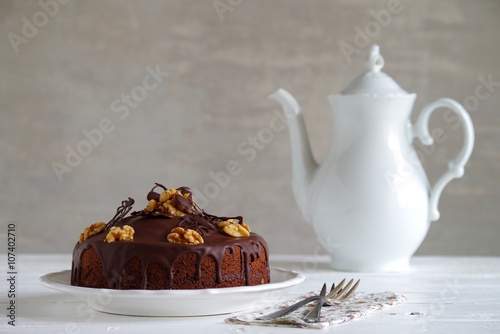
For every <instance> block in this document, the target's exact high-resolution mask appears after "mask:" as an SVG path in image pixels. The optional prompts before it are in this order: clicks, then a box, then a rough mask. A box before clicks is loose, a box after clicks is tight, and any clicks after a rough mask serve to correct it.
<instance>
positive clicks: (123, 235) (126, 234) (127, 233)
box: [104, 225, 135, 242]
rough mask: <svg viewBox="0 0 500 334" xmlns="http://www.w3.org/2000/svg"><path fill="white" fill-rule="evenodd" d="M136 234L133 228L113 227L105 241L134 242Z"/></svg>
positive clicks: (125, 226)
mask: <svg viewBox="0 0 500 334" xmlns="http://www.w3.org/2000/svg"><path fill="white" fill-rule="evenodd" d="M134 233H135V231H134V229H133V228H132V226H129V225H124V226H123V228H121V227H116V226H113V227H112V228H111V229H110V230H109V232H108V235H106V239H104V241H106V242H115V241H116V240H119V241H130V240H134Z"/></svg>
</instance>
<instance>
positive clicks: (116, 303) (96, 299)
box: [40, 268, 305, 316]
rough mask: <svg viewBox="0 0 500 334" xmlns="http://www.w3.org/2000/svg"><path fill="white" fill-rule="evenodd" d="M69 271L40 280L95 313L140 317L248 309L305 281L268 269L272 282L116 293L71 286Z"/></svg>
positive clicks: (212, 313) (230, 311)
mask: <svg viewBox="0 0 500 334" xmlns="http://www.w3.org/2000/svg"><path fill="white" fill-rule="evenodd" d="M70 277H71V271H70V270H63V271H60V272H56V273H50V274H46V275H44V276H42V277H40V281H41V282H42V284H43V285H44V286H46V287H48V288H51V289H55V290H58V291H61V292H65V293H69V294H72V295H74V296H76V297H78V298H79V299H83V300H85V302H87V303H88V304H89V305H90V306H91V307H92V308H93V309H94V310H96V311H101V312H106V313H115V314H125V315H139V316H199V315H214V314H224V313H232V312H239V311H243V310H246V309H249V308H251V307H252V306H253V304H254V303H255V302H257V301H258V299H259V297H261V296H262V295H264V294H267V293H270V292H274V291H276V290H281V289H285V288H288V287H291V286H294V285H297V284H299V283H301V282H302V281H304V278H305V277H304V276H303V275H302V274H300V273H298V272H295V271H290V270H285V269H281V268H271V283H269V284H262V285H255V286H242V287H234V288H220V289H201V290H116V289H93V288H84V287H79V286H73V285H71V283H70Z"/></svg>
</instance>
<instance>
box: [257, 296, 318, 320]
mask: <svg viewBox="0 0 500 334" xmlns="http://www.w3.org/2000/svg"><path fill="white" fill-rule="evenodd" d="M324 298H325V297H321V296H312V297H309V298H307V299H304V300H301V301H300V302H298V303H295V304H293V305H290V306H288V307H286V308H284V309H282V310H279V311H276V312H273V313H270V314H268V315H264V316H262V317H258V318H256V319H255V320H272V319H276V318H279V317H282V316H284V315H287V314H289V313H292V312H293V311H295V310H297V309H298V308H301V307H302V306H304V305H306V304H309V303H310V302H312V301H315V300H319V299H324Z"/></svg>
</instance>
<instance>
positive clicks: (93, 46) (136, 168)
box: [0, 0, 500, 256]
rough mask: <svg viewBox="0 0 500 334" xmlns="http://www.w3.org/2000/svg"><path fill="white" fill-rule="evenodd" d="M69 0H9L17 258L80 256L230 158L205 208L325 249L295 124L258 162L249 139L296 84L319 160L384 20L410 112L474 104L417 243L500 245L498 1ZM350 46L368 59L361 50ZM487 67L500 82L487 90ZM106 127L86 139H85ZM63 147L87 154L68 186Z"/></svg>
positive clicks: (4, 105)
mask: <svg viewBox="0 0 500 334" xmlns="http://www.w3.org/2000/svg"><path fill="white" fill-rule="evenodd" d="M61 2H62V0H61ZM66 2H68V3H64V4H60V5H58V6H57V7H56V6H54V1H51V0H42V1H41V3H42V4H43V3H47V4H51V5H48V6H46V8H45V12H44V9H43V8H42V6H41V5H40V4H39V3H38V2H37V1H1V2H0V101H1V108H0V117H1V118H0V151H1V165H0V170H1V179H0V182H1V183H0V184H1V189H2V191H1V195H0V196H1V197H0V212H1V215H2V216H1V218H2V219H1V220H2V226H4V227H2V229H3V230H2V231H0V233H5V231H6V227H5V224H6V223H7V222H9V221H14V222H16V223H17V226H18V227H17V230H18V231H17V234H18V251H21V252H65V253H68V252H71V250H72V247H73V245H74V243H75V242H76V240H77V237H78V235H79V233H80V232H81V231H82V230H83V228H84V227H86V226H88V225H90V223H93V222H96V221H101V220H103V221H107V220H109V219H110V218H111V217H112V216H113V214H114V210H115V208H116V206H118V204H119V203H120V201H121V200H122V199H124V198H126V197H127V196H131V197H133V198H135V199H136V200H137V202H138V203H139V206H142V205H144V204H145V202H146V201H145V195H146V193H147V191H148V190H149V188H150V187H151V186H152V184H153V182H155V181H156V182H161V183H164V184H165V185H168V186H170V187H178V186H181V185H188V186H191V187H196V188H199V189H201V190H203V188H204V186H205V185H207V184H208V183H209V182H212V178H211V176H210V172H213V173H217V172H219V171H222V170H225V169H226V167H227V166H226V165H227V163H228V161H231V160H234V161H237V162H238V163H239V164H240V166H241V171H239V172H240V173H239V174H238V175H235V176H233V177H231V179H230V182H229V184H228V185H227V186H226V187H224V189H222V190H221V191H220V194H218V195H217V196H216V198H215V199H214V200H212V201H210V203H209V204H208V206H207V210H208V211H209V212H213V213H215V214H221V215H223V214H231V215H234V214H243V215H244V216H245V217H246V220H247V222H248V224H249V225H250V226H251V227H252V229H253V230H254V231H257V232H259V233H261V234H262V235H264V236H265V237H266V238H267V240H268V241H269V244H270V247H271V251H272V252H273V253H275V254H277V253H288V254H294V253H308V254H313V253H314V252H319V253H321V251H319V249H318V245H317V243H316V239H315V236H314V234H313V232H312V230H311V228H310V227H309V226H308V225H306V224H305V223H304V221H303V220H302V218H301V217H300V214H299V212H298V209H297V208H296V205H295V203H294V199H293V196H292V189H291V184H290V180H291V168H290V148H289V139H288V131H286V130H282V131H281V130H278V131H275V132H274V133H273V136H272V138H266V139H268V140H267V141H266V142H265V143H264V144H262V143H260V144H261V146H260V148H261V150H255V152H256V154H255V155H254V154H252V153H251V152H250V150H249V148H250V147H251V143H250V141H251V139H250V138H249V137H251V136H258V135H259V134H261V135H262V134H263V132H262V131H264V132H266V131H267V130H263V129H265V128H269V126H270V122H272V119H273V117H276V116H275V114H274V113H273V109H276V107H277V106H276V105H275V104H274V103H272V102H271V101H269V100H266V96H267V95H268V94H270V93H272V92H273V91H274V90H275V89H277V88H279V87H284V88H286V89H288V90H290V91H291V92H292V93H294V94H295V95H296V97H297V99H298V100H299V102H300V103H301V105H302V107H303V110H304V115H305V119H306V123H307V128H308V130H309V132H310V137H311V143H312V145H313V150H314V154H315V156H316V157H317V158H318V159H320V160H321V159H322V158H323V156H324V154H325V150H326V148H327V145H328V140H329V137H330V131H331V129H332V122H334V120H332V117H331V114H330V110H329V106H328V104H327V101H326V96H327V95H328V94H330V93H337V92H340V91H341V90H342V89H343V88H345V86H346V85H347V84H348V83H349V82H350V81H351V80H352V79H353V78H354V77H355V76H357V75H358V74H359V73H360V72H361V71H362V62H363V58H364V57H365V55H366V54H367V51H368V47H366V46H364V45H361V44H360V42H363V41H362V40H361V38H360V37H359V36H357V35H359V33H357V32H356V31H359V30H361V31H366V29H369V28H371V29H372V30H370V31H369V33H370V34H371V36H367V41H366V42H370V43H377V44H379V45H380V46H381V52H382V54H383V56H384V57H385V60H386V66H385V68H384V70H385V72H387V73H388V74H389V75H391V76H392V77H393V78H394V79H395V80H396V81H398V82H399V84H400V85H401V86H402V87H403V88H404V89H406V90H407V91H410V92H415V93H417V94H418V99H417V102H416V106H415V112H414V115H413V118H414V119H415V116H416V115H418V112H419V111H420V110H421V108H422V107H423V106H424V105H425V104H427V103H429V102H431V101H433V100H435V99H436V98H439V97H442V96H446V97H450V98H453V99H456V100H458V101H460V102H461V103H468V105H466V107H467V109H468V110H469V111H470V114H471V117H472V120H473V122H474V125H475V129H476V145H475V149H474V152H473V154H472V158H471V160H470V162H469V164H468V165H467V167H466V174H465V177H464V178H462V179H460V180H455V181H452V183H451V184H450V185H449V186H448V187H447V188H446V189H445V191H444V193H443V196H442V199H441V203H440V211H441V219H440V220H439V221H437V222H435V223H433V224H432V226H431V229H430V232H429V234H428V236H427V239H426V240H425V241H424V243H423V245H422V246H421V248H420V249H419V251H418V253H419V254H446V255H449V254H456V255H465V254H468V255H497V256H498V255H500V243H499V242H498V235H499V232H500V224H499V222H498V218H497V217H498V215H499V213H500V203H499V199H500V191H499V189H500V152H499V147H500V123H499V118H500V116H499V108H500V84H498V82H500V67H499V65H498V64H499V63H498V61H499V59H500V39H499V36H500V2H499V1H494V0H491V1H487V0H481V1H469V0H461V1H449V0H447V1H434V0H425V1H423V0H422V1H409V0H401V3H400V6H399V7H397V8H396V10H394V9H393V8H392V7H391V4H392V3H393V2H394V1H368V0H356V1H352V0H349V1H347V0H345V1H307V2H306V1H300V0H295V1H282V0H279V1H263V0H259V1H248V0H247V1H244V0H240V1H236V0H232V1H229V0H220V1H219V0H216V1H211V0H210V1H203V2H202V1H194V0H184V1H180V0H179V1H143V2H139V1H107V2H101V1H66ZM224 4H225V5H224ZM216 7H217V8H216ZM389 10H392V11H393V13H392V14H391V17H390V18H389V17H387V16H385V17H382V19H385V20H386V21H384V22H382V23H383V24H380V23H377V21H376V20H375V16H377V15H375V14H374V13H381V11H386V12H389ZM46 12H48V13H49V14H50V15H48V14H46ZM30 28H31V29H30ZM33 28H35V29H33ZM341 42H344V43H346V44H349V45H353V46H355V45H356V43H357V45H358V47H359V48H358V49H359V54H357V53H354V54H353V55H352V56H351V57H349V59H348V57H346V56H345V55H344V54H343V52H342V50H341V48H340V47H339V44H340V43H341ZM348 60H350V61H348ZM156 68H158V69H159V71H160V72H168V75H165V76H162V75H157V81H158V82H157V81H155V80H154V79H153V78H149V77H148V76H147V75H148V73H149V72H150V71H155V70H156ZM488 77H490V80H493V81H494V82H496V84H494V85H492V86H490V87H484V86H481V85H482V80H483V79H482V78H484V79H486V80H488ZM148 78H149V79H148ZM144 79H146V80H147V82H144V83H143V80H144ZM478 87H479V88H478ZM488 88H489V89H490V90H489V91H488ZM127 96H129V97H127ZM127 98H128V99H129V100H127ZM127 101H128V102H127ZM476 102H477V104H475V103H476ZM127 103H128V104H127ZM443 116H444V113H443V112H441V113H439V112H438V113H436V114H435V116H433V118H432V120H431V121H432V122H431V123H432V124H431V128H443V129H444V131H445V133H446V140H445V142H444V143H442V144H439V145H437V146H435V147H433V148H431V149H430V150H426V151H425V152H426V153H425V161H424V165H425V167H426V169H427V170H428V174H429V178H430V180H431V182H433V181H435V180H436V179H437V178H438V177H439V175H441V173H443V172H444V171H445V168H446V167H445V166H446V163H447V161H448V160H450V159H452V158H454V157H455V156H456V154H457V152H458V151H459V148H460V145H461V143H462V138H463V137H462V129H461V128H460V127H458V128H457V127H455V126H454V123H453V122H446V121H444V120H443V118H444V117H443ZM99 127H102V131H106V133H104V132H103V136H102V139H101V138H99V136H98V135H96V137H95V140H96V143H97V144H96V145H93V146H92V147H90V148H89V147H86V146H85V145H84V140H85V138H86V137H85V135H84V131H85V130H86V131H92V130H94V129H97V128H99ZM102 131H101V132H102ZM92 133H94V134H95V133H96V131H95V130H94V131H93V132H92ZM266 133H267V134H269V131H267V132H266ZM82 143H83V144H82ZM68 148H69V149H74V150H76V149H77V148H79V149H80V150H83V151H84V152H85V150H87V151H88V155H87V156H85V157H83V158H82V159H81V161H78V160H75V159H73V160H72V161H71V165H72V166H73V167H71V172H65V173H63V174H62V175H61V178H62V182H60V181H59V180H58V178H57V176H56V174H55V173H54V171H53V167H52V164H53V163H54V162H59V163H61V164H66V162H65V159H66V155H67V152H68V151H67V150H68ZM248 160H251V161H248ZM139 206H138V207H139ZM2 251H4V250H2Z"/></svg>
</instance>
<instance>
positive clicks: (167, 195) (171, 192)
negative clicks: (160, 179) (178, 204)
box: [160, 189, 181, 203]
mask: <svg viewBox="0 0 500 334" xmlns="http://www.w3.org/2000/svg"><path fill="white" fill-rule="evenodd" d="M175 195H181V192H180V191H179V190H177V189H168V190H165V191H164V192H163V193H162V194H161V195H160V203H165V202H166V201H168V200H173V199H175Z"/></svg>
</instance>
